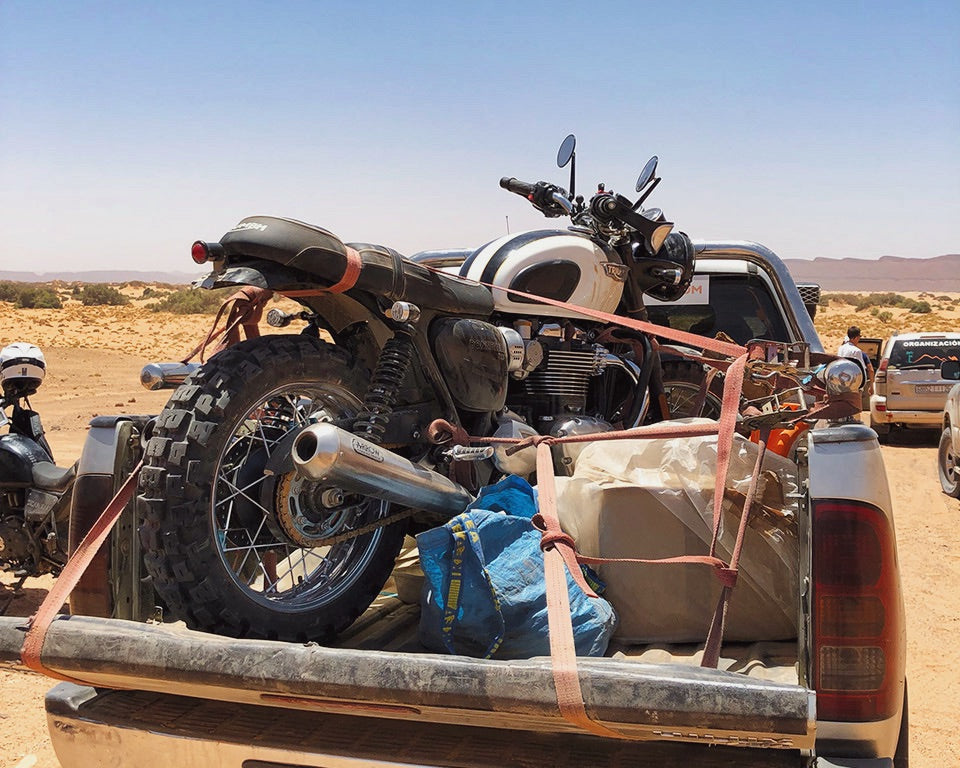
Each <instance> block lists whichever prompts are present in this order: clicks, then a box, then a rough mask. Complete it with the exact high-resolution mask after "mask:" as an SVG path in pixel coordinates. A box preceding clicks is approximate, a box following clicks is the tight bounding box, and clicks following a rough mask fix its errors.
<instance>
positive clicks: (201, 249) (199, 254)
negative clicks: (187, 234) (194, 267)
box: [190, 240, 223, 264]
mask: <svg viewBox="0 0 960 768" xmlns="http://www.w3.org/2000/svg"><path fill="white" fill-rule="evenodd" d="M190 258H191V259H193V260H194V261H195V262H196V263H197V264H206V263H207V262H208V261H218V260H220V259H222V258H223V246H222V245H221V244H220V243H205V242H204V241H203V240H197V242H195V243H194V244H193V246H192V247H191V248H190Z"/></svg>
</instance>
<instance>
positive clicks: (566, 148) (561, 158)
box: [557, 133, 577, 168]
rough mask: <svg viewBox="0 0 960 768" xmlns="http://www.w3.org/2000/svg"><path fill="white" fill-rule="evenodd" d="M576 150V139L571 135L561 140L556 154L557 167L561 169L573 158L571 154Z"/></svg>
mask: <svg viewBox="0 0 960 768" xmlns="http://www.w3.org/2000/svg"><path fill="white" fill-rule="evenodd" d="M576 148H577V137H576V136H574V135H573V134H572V133H571V134H570V135H569V136H567V138H565V139H564V140H563V143H562V144H561V145H560V150H559V151H558V152H557V165H558V166H559V167H560V168H563V167H564V166H565V165H566V164H567V163H569V162H570V160H571V158H573V152H574V150H575V149H576Z"/></svg>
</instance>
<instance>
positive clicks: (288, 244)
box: [220, 216, 493, 316]
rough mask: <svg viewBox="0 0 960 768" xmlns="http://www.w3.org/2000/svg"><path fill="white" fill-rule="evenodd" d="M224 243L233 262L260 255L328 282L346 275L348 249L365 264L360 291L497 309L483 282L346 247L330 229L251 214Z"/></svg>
mask: <svg viewBox="0 0 960 768" xmlns="http://www.w3.org/2000/svg"><path fill="white" fill-rule="evenodd" d="M220 244H221V245H223V247H224V252H225V254H226V256H227V258H228V261H229V262H236V261H249V260H251V259H254V260H256V259H262V260H265V261H270V262H273V263H275V264H279V265H281V266H283V267H287V268H290V269H295V270H297V271H298V272H301V273H305V275H308V276H311V277H313V278H316V279H317V281H318V282H319V283H320V284H321V285H325V286H329V285H334V284H336V283H338V282H339V281H340V280H341V279H342V278H343V275H344V273H345V271H346V269H347V248H348V247H350V248H352V249H353V250H356V251H358V252H359V253H360V258H361V261H362V265H363V266H362V268H361V271H360V276H359V277H358V279H357V283H356V290H362V291H367V292H369V293H373V294H375V295H378V296H385V297H387V298H389V299H392V300H394V301H398V300H404V301H411V302H413V303H414V304H417V305H418V306H421V307H422V308H431V309H435V310H437V311H441V312H449V313H456V314H464V315H482V316H487V315H489V314H490V313H491V312H492V311H493V297H492V296H491V294H490V291H489V290H488V289H486V288H484V287H483V286H481V285H477V284H475V283H469V282H466V281H464V280H460V279H458V278H456V277H454V276H451V275H448V274H447V273H445V272H439V271H433V270H430V269H428V268H427V267H426V266H423V265H420V264H417V263H414V262H412V261H410V260H408V259H405V258H404V257H403V256H402V255H400V254H399V253H398V252H396V251H394V250H393V249H392V248H387V247H385V246H381V245H371V244H368V243H350V244H348V245H345V244H344V243H343V241H342V240H340V238H339V237H337V236H336V235H334V234H333V233H332V232H328V231H327V230H325V229H323V228H322V227H316V226H313V225H312V224H305V223H304V222H302V221H295V220H293V219H281V218H276V217H273V216H251V217H249V218H246V219H244V220H243V221H241V222H240V223H239V224H238V225H237V226H236V227H234V228H233V229H232V230H230V231H229V232H227V234H225V235H224V236H223V237H222V238H221V239H220ZM271 287H272V286H271ZM279 290H281V291H282V290H283V288H280V289H279Z"/></svg>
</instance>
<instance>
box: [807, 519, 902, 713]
mask: <svg viewBox="0 0 960 768" xmlns="http://www.w3.org/2000/svg"><path fill="white" fill-rule="evenodd" d="M813 584H814V589H813V609H812V610H813V617H812V618H813V683H814V688H816V691H817V713H818V718H819V719H821V720H835V721H848V722H849V721H870V720H882V719H884V718H886V717H890V716H891V715H893V714H894V713H895V712H896V711H897V708H898V707H899V706H900V701H901V697H902V696H903V675H904V670H903V666H904V653H905V652H904V642H905V634H904V628H903V627H904V625H903V611H902V606H901V602H900V586H899V585H900V578H899V573H898V571H897V560H896V539H895V535H894V531H893V525H892V523H891V521H890V520H889V518H888V517H887V516H886V515H885V514H884V513H883V512H882V511H881V510H879V509H877V508H876V507H873V506H871V505H869V504H863V503H859V502H852V501H818V502H816V503H815V504H814V508H813Z"/></svg>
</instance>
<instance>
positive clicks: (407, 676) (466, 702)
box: [0, 616, 815, 750]
mask: <svg viewBox="0 0 960 768" xmlns="http://www.w3.org/2000/svg"><path fill="white" fill-rule="evenodd" d="M23 623H24V620H23V619H17V618H11V617H0V659H7V660H10V659H14V658H16V657H17V655H18V653H19V648H20V645H21V643H22V641H23V633H22V630H21V629H20V628H19V627H20V625H22V624H23ZM42 658H43V663H44V664H45V665H46V666H47V667H48V668H50V669H52V670H54V671H56V672H59V673H62V674H64V675H67V676H69V677H72V678H74V679H75V680H79V681H81V682H83V683H85V684H87V685H90V686H95V687H106V688H128V689H134V690H140V691H152V692H156V693H164V694H174V695H177V696H186V697H191V698H200V699H213V700H217V701H221V702H234V703H238V704H255V705H266V706H268V707H288V708H294V709H299V710H309V711H310V712H313V713H318V712H322V713H326V714H330V715H351V716H354V715H362V716H367V717H374V718H391V719H400V720H418V721H427V722H434V723H444V724H449V725H470V726H482V727H486V728H495V729H504V728H509V729H515V730H523V731H540V732H578V731H577V729H576V727H575V726H573V725H571V724H570V723H569V722H568V721H566V720H564V719H563V718H562V717H561V715H560V713H559V711H558V710H557V703H556V693H555V688H554V683H553V675H552V671H551V665H550V659H549V658H534V659H529V660H523V661H509V662H508V661H483V660H478V659H472V658H467V657H462V656H442V655H438V654H422V653H398V652H390V651H375V650H358V649H352V648H351V649H347V648H330V647H323V646H318V645H315V644H304V645H298V644H293V643H281V642H273V641H266V640H235V639H232V638H224V637H219V636H216V635H210V634H206V633H201V632H193V631H190V630H186V629H180V628H177V627H170V626H163V625H152V624H140V623H135V622H128V621H121V620H118V619H98V618H92V617H86V616H74V617H70V618H67V617H61V618H59V619H58V620H57V621H54V622H53V624H52V625H51V627H50V631H49V633H48V635H47V640H46V643H45V645H44V651H43V657H42ZM578 668H579V672H580V680H581V685H582V688H583V696H584V702H585V704H586V709H587V712H588V713H589V714H590V715H591V717H593V718H594V719H597V720H600V721H602V722H603V723H605V724H607V725H609V726H611V727H613V728H615V729H617V730H620V731H622V732H623V733H625V734H627V735H629V736H632V737H636V738H646V739H665V740H679V741H693V742H701V743H708V744H725V745H730V746H749V747H772V748H781V749H789V750H797V749H812V748H813V743H814V737H815V725H814V721H815V712H814V693H813V692H812V691H810V690H808V689H806V688H804V687H802V686H797V685H789V684H784V683H777V682H771V681H766V680H757V679H753V678H747V677H745V676H744V675H739V674H736V673H733V672H724V671H717V670H712V669H702V668H699V667H687V666H684V665H676V664H673V665H668V664H649V663H643V662H634V661H621V660H614V659H606V658H604V659H586V658H584V659H580V660H579V663H578Z"/></svg>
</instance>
